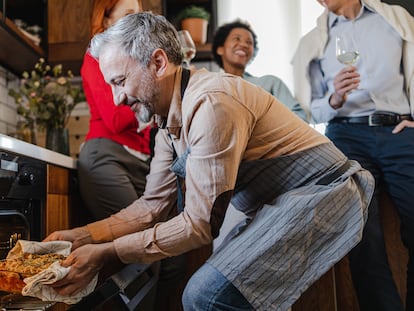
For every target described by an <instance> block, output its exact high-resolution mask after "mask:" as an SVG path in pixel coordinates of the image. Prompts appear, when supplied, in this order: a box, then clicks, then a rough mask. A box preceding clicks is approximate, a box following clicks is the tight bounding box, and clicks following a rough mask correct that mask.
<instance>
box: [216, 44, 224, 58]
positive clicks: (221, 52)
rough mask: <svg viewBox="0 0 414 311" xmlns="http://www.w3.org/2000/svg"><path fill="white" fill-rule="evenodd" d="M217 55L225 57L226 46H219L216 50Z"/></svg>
mask: <svg viewBox="0 0 414 311" xmlns="http://www.w3.org/2000/svg"><path fill="white" fill-rule="evenodd" d="M216 52H217V55H220V56H223V54H224V46H219V47H218V48H217V50H216Z"/></svg>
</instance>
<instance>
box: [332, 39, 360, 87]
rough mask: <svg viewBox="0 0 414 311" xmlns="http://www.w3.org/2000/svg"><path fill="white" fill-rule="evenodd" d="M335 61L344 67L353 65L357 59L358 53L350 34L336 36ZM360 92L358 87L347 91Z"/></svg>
mask: <svg viewBox="0 0 414 311" xmlns="http://www.w3.org/2000/svg"><path fill="white" fill-rule="evenodd" d="M336 59H337V60H338V61H339V62H340V63H341V64H344V65H346V66H352V65H354V64H355V63H356V62H357V61H358V59H359V51H358V49H357V47H356V45H355V42H354V39H353V38H352V34H343V35H338V36H336ZM356 90H361V88H360V87H358V88H357V89H354V90H351V91H349V93H352V92H353V91H356Z"/></svg>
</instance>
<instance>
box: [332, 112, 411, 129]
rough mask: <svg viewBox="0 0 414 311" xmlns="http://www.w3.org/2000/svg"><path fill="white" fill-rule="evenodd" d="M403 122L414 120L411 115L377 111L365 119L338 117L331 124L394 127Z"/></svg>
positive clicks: (364, 117)
mask: <svg viewBox="0 0 414 311" xmlns="http://www.w3.org/2000/svg"><path fill="white" fill-rule="evenodd" d="M403 120H409V121H412V120H413V118H412V117H411V115H409V114H397V113H393V112H388V111H377V112H375V113H373V114H371V115H369V116H363V117H338V118H334V119H332V120H331V121H329V122H330V123H347V124H365V125H368V126H392V125H397V124H398V123H400V122H401V121H403Z"/></svg>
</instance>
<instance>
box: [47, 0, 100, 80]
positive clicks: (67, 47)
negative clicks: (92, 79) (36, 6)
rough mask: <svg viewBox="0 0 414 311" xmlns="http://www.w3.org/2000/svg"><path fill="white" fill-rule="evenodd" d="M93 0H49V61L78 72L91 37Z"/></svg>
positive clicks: (75, 72) (76, 73)
mask: <svg viewBox="0 0 414 311" xmlns="http://www.w3.org/2000/svg"><path fill="white" fill-rule="evenodd" d="M92 2H93V1H92V0H48V61H49V63H51V64H58V63H60V64H62V65H63V67H64V68H66V69H71V70H72V71H73V72H74V74H75V75H79V71H80V67H81V65H82V60H83V55H84V54H85V51H86V49H87V47H88V44H89V40H90V26H89V21H90V15H91V10H92Z"/></svg>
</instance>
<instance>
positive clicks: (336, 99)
mask: <svg viewBox="0 0 414 311" xmlns="http://www.w3.org/2000/svg"><path fill="white" fill-rule="evenodd" d="M359 77H360V75H359V73H358V72H357V68H356V67H354V66H347V67H344V68H342V70H341V71H340V72H339V73H338V74H337V75H336V76H335V79H334V88H335V92H334V93H333V94H332V96H331V97H330V98H329V104H330V105H331V107H332V108H333V109H335V110H336V109H339V108H341V107H342V106H343V105H344V103H345V101H346V99H347V94H348V93H349V92H350V91H352V90H355V89H357V88H358V86H359V82H360V81H361V80H360V78H359Z"/></svg>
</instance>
